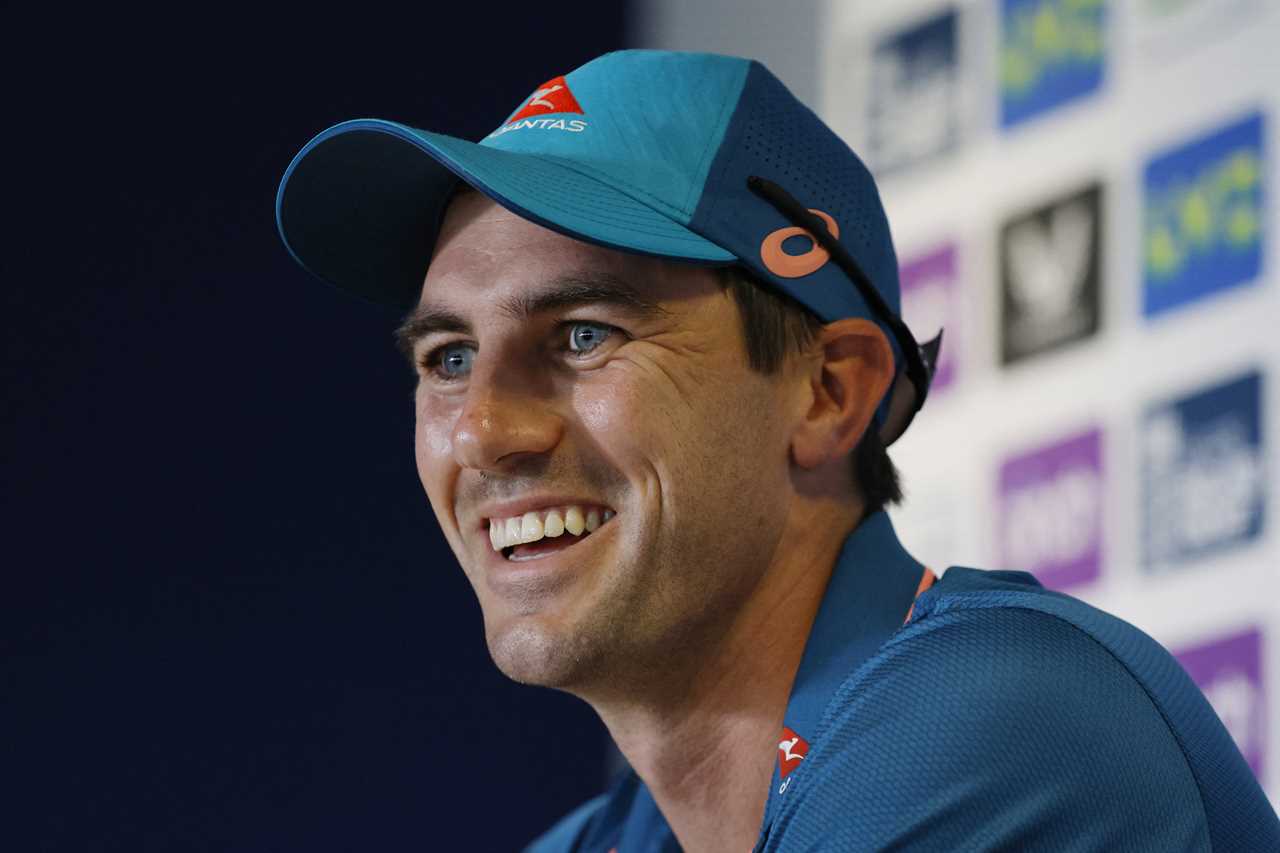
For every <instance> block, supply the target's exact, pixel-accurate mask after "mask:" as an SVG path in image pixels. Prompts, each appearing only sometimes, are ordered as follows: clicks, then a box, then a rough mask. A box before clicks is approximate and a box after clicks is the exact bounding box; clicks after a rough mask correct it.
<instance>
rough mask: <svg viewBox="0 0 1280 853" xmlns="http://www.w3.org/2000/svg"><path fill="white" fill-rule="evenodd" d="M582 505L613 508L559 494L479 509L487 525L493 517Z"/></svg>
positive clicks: (602, 502) (526, 498)
mask: <svg viewBox="0 0 1280 853" xmlns="http://www.w3.org/2000/svg"><path fill="white" fill-rule="evenodd" d="M575 505H576V506H580V507H594V506H598V507H603V508H604V509H613V507H611V506H609V504H607V503H605V502H604V501H598V500H595V499H594V498H580V497H561V496H559V495H531V496H529V497H524V498H520V499H519V500H513V501H504V502H502V503H492V504H485V505H483V506H481V507H479V508H478V509H477V512H478V513H479V515H480V520H479V523H480V526H481V527H486V526H487V525H488V523H489V520H490V519H492V518H511V517H513V516H517V515H524V514H525V513H526V512H537V511H538V510H543V509H552V508H554V507H561V506H575Z"/></svg>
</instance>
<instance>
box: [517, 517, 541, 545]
mask: <svg viewBox="0 0 1280 853" xmlns="http://www.w3.org/2000/svg"><path fill="white" fill-rule="evenodd" d="M541 538H542V519H540V518H538V514H537V513H536V512H526V513H525V514H524V517H523V518H521V519H520V542H521V543H524V542H537V541H538V540H539V539H541Z"/></svg>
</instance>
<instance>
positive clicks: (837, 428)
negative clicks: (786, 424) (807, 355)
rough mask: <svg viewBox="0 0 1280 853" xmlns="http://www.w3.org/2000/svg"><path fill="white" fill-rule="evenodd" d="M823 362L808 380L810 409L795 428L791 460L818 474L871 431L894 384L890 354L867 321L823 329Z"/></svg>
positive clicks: (883, 339) (852, 320)
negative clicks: (819, 468) (819, 470)
mask: <svg viewBox="0 0 1280 853" xmlns="http://www.w3.org/2000/svg"><path fill="white" fill-rule="evenodd" d="M819 346H820V347H821V357H820V358H818V359H815V360H814V362H813V366H812V369H811V372H810V376H809V383H810V388H811V391H812V397H811V400H812V402H811V405H810V407H809V410H808V411H807V412H806V413H805V414H804V416H803V419H802V421H801V422H800V423H798V424H797V425H796V430H795V433H794V437H793V439H792V455H793V458H794V459H795V462H796V464H797V465H800V466H801V467H804V468H816V467H818V466H820V465H822V464H823V463H825V462H827V461H829V460H832V459H839V458H844V457H845V456H847V455H848V454H849V453H850V452H852V451H853V448H854V447H855V446H856V445H857V443H858V441H859V440H860V439H861V438H862V435H863V433H864V432H865V431H866V430H867V429H868V428H871V426H872V418H873V417H874V415H875V411H876V406H878V405H879V403H880V401H881V400H882V399H883V398H884V395H885V394H886V393H887V392H888V390H889V386H890V384H891V383H892V381H893V367H894V365H893V350H892V349H891V348H890V346H889V341H888V339H887V338H886V337H885V334H884V332H883V330H881V328H880V327H879V326H877V325H876V324H875V323H873V322H871V321H870V320H865V319H861V318H849V319H844V320H837V321H835V322H834V323H829V324H828V325H826V326H824V327H823V329H822V332H821V334H820V336H819Z"/></svg>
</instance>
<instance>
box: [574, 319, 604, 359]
mask: <svg viewBox="0 0 1280 853" xmlns="http://www.w3.org/2000/svg"><path fill="white" fill-rule="evenodd" d="M613 331H614V329H613V327H612V326H606V325H604V324H603V323H571V324H570V325H569V351H570V352H574V353H578V354H579V355H586V354H587V353H589V352H591V351H592V350H594V349H595V348H596V347H598V346H600V344H602V343H604V341H605V339H606V338H608V337H609V336H610V335H612V334H613Z"/></svg>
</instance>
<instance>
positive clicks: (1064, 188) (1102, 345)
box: [817, 0, 1280, 802]
mask: <svg viewBox="0 0 1280 853" xmlns="http://www.w3.org/2000/svg"><path fill="white" fill-rule="evenodd" d="M825 11H826V16H827V25H826V26H825V27H823V28H821V29H822V31H823V32H824V33H825V39H826V43H825V51H824V53H823V57H824V58H823V59H822V60H821V61H820V68H821V73H820V75H819V76H820V79H821V86H820V90H821V91H822V93H823V94H822V96H821V98H820V100H819V101H818V103H817V107H818V109H819V112H821V113H822V114H823V116H824V117H825V118H826V119H827V120H828V121H829V122H831V124H832V125H833V126H834V127H835V128H836V129H837V131H838V132H840V133H841V134H842V135H843V136H844V137H845V138H846V139H847V140H848V141H849V143H850V144H851V145H853V146H854V148H855V150H858V151H859V152H862V153H863V154H864V156H865V157H866V159H867V161H868V164H869V165H870V166H871V167H872V169H873V171H874V172H875V173H876V175H877V178H878V179H879V180H880V182H881V187H882V190H883V192H884V196H885V202H886V205H887V207H888V211H889V219H890V221H891V222H892V224H893V228H894V238H895V241H896V245H897V248H898V259H899V262H900V265H901V269H902V274H903V303H904V311H905V313H906V317H907V320H908V323H909V324H910V325H911V326H912V327H913V328H914V330H915V331H916V333H917V335H931V334H933V332H935V331H936V330H937V329H938V328H939V327H943V328H945V329H946V336H945V340H944V345H943V354H944V355H943V360H942V363H941V367H940V375H939V381H938V383H937V385H936V391H935V396H934V398H933V399H932V400H931V403H930V405H929V406H928V407H927V408H926V410H925V412H924V414H923V415H922V416H921V417H920V418H919V419H918V420H917V421H916V424H915V426H914V427H913V428H912V431H911V432H910V433H908V435H907V436H906V437H905V438H904V439H903V440H902V441H901V442H900V444H899V445H898V446H897V447H896V448H895V452H894V458H895V460H896V461H897V462H898V464H899V466H900V467H901V468H902V470H903V473H904V477H905V482H906V488H907V494H908V497H907V501H906V503H905V505H904V506H903V507H901V509H900V510H898V511H896V512H895V516H896V519H897V523H898V526H899V530H900V533H901V535H902V537H903V539H904V541H905V542H906V543H907V544H908V546H910V547H911V548H912V550H913V551H915V553H916V554H917V555H918V556H920V557H921V558H922V559H924V560H925V561H926V562H927V563H929V564H930V565H932V566H934V567H936V568H938V569H943V568H945V567H947V566H949V565H973V566H980V567H984V568H1002V569H1022V570H1026V571H1030V572H1032V573H1033V574H1035V575H1036V576H1037V577H1038V578H1039V579H1040V581H1041V582H1042V583H1044V584H1045V585H1046V586H1048V587H1050V588H1053V589H1058V590H1062V591H1064V592H1067V593H1070V594H1072V595H1075V596H1077V597H1079V598H1082V599H1084V600H1085V601H1088V602H1090V603H1092V604H1095V605H1097V606H1099V607H1101V608H1103V609H1105V610H1108V611H1110V612H1112V613H1115V614H1117V615H1118V616H1120V617H1121V618H1124V619H1126V620H1128V621H1130V622H1132V623H1133V624H1135V625H1137V626H1138V627H1139V628H1141V629H1142V630H1144V631H1146V632H1147V633H1149V634H1151V635H1152V636H1153V637H1155V638H1156V639H1157V640H1159V641H1160V642H1161V643H1162V644H1164V645H1165V646H1166V647H1167V648H1168V649H1170V651H1172V652H1173V653H1174V654H1175V655H1176V657H1177V658H1178V660H1179V661H1181V663H1182V664H1183V666H1184V667H1185V668H1186V669H1187V671H1188V672H1189V673H1190V674H1191V676H1192V677H1193V678H1194V679H1195V681H1196V682H1197V683H1198V684H1199V685H1200V686H1201V687H1202V688H1203V690H1204V692H1205V694H1206V695H1207V696H1208V697H1209V700H1210V701H1211V702H1212V703H1213V705H1214V707H1215V708H1216V709H1217V711H1218V713H1219V715H1220V716H1221V717H1222V719H1223V721H1224V722H1225V723H1226V725H1227V728H1228V729H1229V730H1230V731H1231V734H1232V735H1233V736H1234V738H1235V740H1236V742H1237V743H1238V744H1239V746H1240V750H1241V752H1242V753H1243V754H1244V755H1245V757H1246V758H1247V759H1248V761H1249V763H1250V766H1252V767H1253V769H1254V771H1255V772H1256V773H1257V775H1258V777H1259V779H1260V780H1261V781H1262V782H1263V785H1264V786H1265V787H1266V788H1267V790H1268V792H1269V793H1270V795H1271V797H1272V800H1273V802H1278V801H1280V687H1278V685H1280V594H1277V593H1276V592H1275V588H1276V584H1277V581H1280V537H1278V536H1277V531H1276V524H1277V519H1276V517H1275V514H1274V512H1273V511H1272V506H1273V504H1274V500H1273V499H1272V494H1271V493H1272V491H1273V488H1274V485H1273V484H1275V483H1277V474H1278V471H1277V464H1278V463H1277V456H1278V455H1280V454H1277V453H1276V451H1275V448H1274V442H1275V441H1276V438H1277V431H1278V430H1280V418H1278V416H1280V402H1278V395H1277V394H1276V392H1275V390H1274V389H1275V385H1276V382H1277V371H1280V334H1278V333H1277V332H1278V331H1280V330H1277V328H1276V324H1277V322H1278V321H1280V296H1278V295H1277V285H1278V282H1277V279H1278V278H1280V275H1278V274H1277V272H1276V265H1275V245H1276V241H1277V239H1278V238H1280V225H1278V224H1277V222H1276V217H1275V216H1274V214H1273V213H1272V211H1271V203H1270V200H1271V199H1273V198H1274V197H1275V190H1274V178H1273V176H1274V174H1275V171H1276V169H1275V165H1274V157H1275V150H1276V130H1275V129H1276V123H1277V112H1278V111H1280V61H1278V60H1277V59H1276V56H1275V44H1276V43H1277V40H1278V39H1280V4H1276V3H1274V2H1263V0H1257V2H1247V0H1238V1H1237V0H1218V2H1214V0H1130V2H1118V0H1111V2H1108V0H973V2H937V0H893V2H887V0H886V2H861V3H844V2H830V3H828V4H827V6H826V9H825ZM958 437H963V441H960V442H958V441H957V438H958ZM957 447H961V448H963V450H962V451H960V452H957V450H956V448H957Z"/></svg>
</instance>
